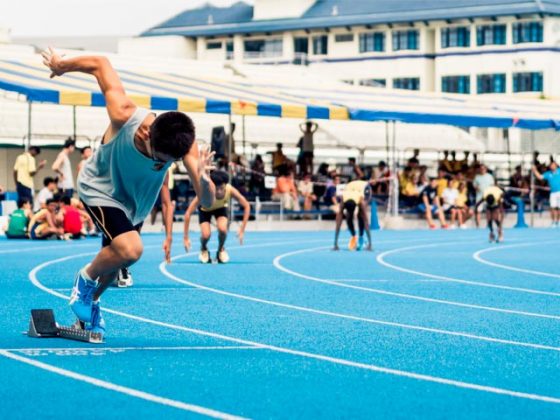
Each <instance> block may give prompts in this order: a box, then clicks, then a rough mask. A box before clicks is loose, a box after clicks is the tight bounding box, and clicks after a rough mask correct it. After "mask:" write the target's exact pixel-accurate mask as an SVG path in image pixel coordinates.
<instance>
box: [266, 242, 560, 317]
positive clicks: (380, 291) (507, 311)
mask: <svg viewBox="0 0 560 420" xmlns="http://www.w3.org/2000/svg"><path fill="white" fill-rule="evenodd" d="M324 249H325V248H324V247H320V248H309V249H301V250H299V251H292V252H287V253H285V254H282V255H278V256H277V257H276V258H275V259H274V262H273V264H274V266H275V267H276V268H277V269H278V270H280V271H283V272H285V273H288V274H290V275H292V276H295V277H299V278H302V279H304V280H309V281H314V282H317V283H324V284H329V285H331V286H337V287H343V288H346V289H354V290H360V291H362V292H367V293H374V294H378V295H385V296H395V297H399V298H403V299H412V300H419V301H423V302H430V303H439V304H443V305H451V306H458V307H462V308H469V309H477V310H485V311H491V312H500V313H505V314H510V315H520V316H529V317H535V318H544V319H554V320H560V315H547V314H539V313H535V312H526V311H517V310H514V309H503V308H496V307H493V306H483V305H473V304H470V303H463V302H457V301H453V300H445V299H435V298H428V297H424V296H418V295H411V294H408V293H398V292H390V291H387V290H383V289H374V288H371V287H364V286H356V285H352V284H348V283H339V282H337V281H333V280H327V279H322V278H320V277H313V276H308V275H307V274H302V273H298V272H297V271H294V270H290V269H289V268H286V267H284V266H283V265H282V264H281V261H282V260H283V259H284V258H286V257H290V256H293V255H297V254H304V253H307V252H315V251H319V250H324ZM397 249H400V248H397ZM416 274H418V275H421V274H420V273H416Z"/></svg>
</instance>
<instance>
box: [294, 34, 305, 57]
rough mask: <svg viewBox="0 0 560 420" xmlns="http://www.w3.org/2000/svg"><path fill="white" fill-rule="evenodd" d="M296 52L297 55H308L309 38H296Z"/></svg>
mask: <svg viewBox="0 0 560 420" xmlns="http://www.w3.org/2000/svg"><path fill="white" fill-rule="evenodd" d="M294 52H295V53H296V54H308V53H309V38H307V37H305V38H294Z"/></svg>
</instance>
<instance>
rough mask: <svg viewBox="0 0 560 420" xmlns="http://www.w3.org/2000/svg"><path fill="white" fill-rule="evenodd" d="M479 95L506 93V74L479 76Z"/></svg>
mask: <svg viewBox="0 0 560 420" xmlns="http://www.w3.org/2000/svg"><path fill="white" fill-rule="evenodd" d="M477 92H478V93H506V75H505V74H479V75H478V77H477Z"/></svg>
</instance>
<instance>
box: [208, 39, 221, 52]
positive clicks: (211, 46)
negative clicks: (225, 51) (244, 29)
mask: <svg viewBox="0 0 560 420" xmlns="http://www.w3.org/2000/svg"><path fill="white" fill-rule="evenodd" d="M206 49H207V50H221V49H222V41H217V42H216V41H213V42H207V43H206Z"/></svg>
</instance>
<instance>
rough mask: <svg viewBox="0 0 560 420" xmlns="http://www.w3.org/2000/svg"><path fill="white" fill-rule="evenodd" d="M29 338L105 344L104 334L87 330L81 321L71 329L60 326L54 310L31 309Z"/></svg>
mask: <svg viewBox="0 0 560 420" xmlns="http://www.w3.org/2000/svg"><path fill="white" fill-rule="evenodd" d="M27 336H28V337H35V338H53V337H58V338H66V339H68V340H77V341H83V342H86V343H93V344H101V343H103V335H102V334H99V333H95V332H92V331H88V330H85V329H84V326H83V323H81V322H80V321H76V323H75V324H74V325H72V326H70V327H65V326H61V325H58V324H57V323H56V320H55V317H54V312H53V310H52V309H31V319H30V320H29V330H28V331H27Z"/></svg>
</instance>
